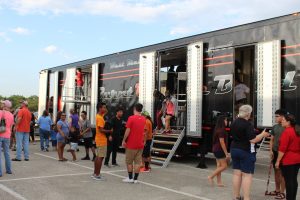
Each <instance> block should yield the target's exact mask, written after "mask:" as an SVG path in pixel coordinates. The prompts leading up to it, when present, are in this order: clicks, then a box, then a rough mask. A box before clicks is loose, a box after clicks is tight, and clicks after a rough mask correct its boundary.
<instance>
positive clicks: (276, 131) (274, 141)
mask: <svg viewBox="0 0 300 200" xmlns="http://www.w3.org/2000/svg"><path fill="white" fill-rule="evenodd" d="M285 114H286V111H284V110H281V109H279V110H276V111H275V122H276V124H275V125H274V126H273V127H272V130H271V140H270V158H271V160H272V164H273V168H274V178H275V190H274V191H271V192H269V193H268V195H270V196H275V198H276V199H285V193H284V192H285V182H284V178H283V176H282V174H281V170H280V169H277V168H276V167H275V164H276V161H277V158H278V149H279V138H280V137H281V135H282V133H283V131H284V127H282V125H281V122H282V119H283V117H284V115H285Z"/></svg>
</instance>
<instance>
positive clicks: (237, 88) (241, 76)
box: [233, 46, 255, 117]
mask: <svg viewBox="0 0 300 200" xmlns="http://www.w3.org/2000/svg"><path fill="white" fill-rule="evenodd" d="M234 55H235V70H234V71H235V80H234V97H233V98H234V101H233V102H234V109H235V110H234V113H235V115H234V116H235V117H236V116H237V114H238V110H239V107H240V106H242V105H245V104H249V105H251V106H252V107H253V108H254V106H255V105H254V104H255V101H254V93H255V79H254V77H255V74H254V73H255V46H245V47H239V48H236V49H235V53H234Z"/></svg>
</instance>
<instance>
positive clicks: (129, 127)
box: [122, 103, 146, 183]
mask: <svg viewBox="0 0 300 200" xmlns="http://www.w3.org/2000/svg"><path fill="white" fill-rule="evenodd" d="M142 110H143V105H142V104H140V103H137V104H135V105H134V109H133V114H134V115H132V116H130V117H129V118H128V121H127V124H126V131H125V135H124V138H123V142H122V146H123V147H124V148H126V165H127V171H128V177H127V178H126V179H124V180H123V182H126V183H137V179H138V176H139V172H140V167H141V164H142V153H143V149H144V145H145V141H146V138H145V137H146V134H145V125H146V118H145V117H144V116H142V115H141V112H142ZM133 168H134V177H133Z"/></svg>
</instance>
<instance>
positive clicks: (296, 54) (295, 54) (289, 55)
mask: <svg viewBox="0 0 300 200" xmlns="http://www.w3.org/2000/svg"><path fill="white" fill-rule="evenodd" d="M291 56H300V53H290V54H285V55H282V56H281V57H283V58H285V57H291Z"/></svg>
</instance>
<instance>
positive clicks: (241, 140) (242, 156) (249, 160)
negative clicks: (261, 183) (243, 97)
mask: <svg viewBox="0 0 300 200" xmlns="http://www.w3.org/2000/svg"><path fill="white" fill-rule="evenodd" d="M251 113H252V107H251V106H250V105H243V106H241V107H240V108H239V115H238V118H237V119H236V120H234V121H233V122H232V124H231V127H230V131H231V135H232V143H231V158H232V167H233V178H232V182H233V195H234V199H236V200H240V199H241V195H240V189H241V188H242V190H243V194H244V198H243V199H244V200H250V188H251V184H252V175H253V173H254V168H255V161H256V150H255V143H257V142H260V141H261V140H262V139H263V138H264V137H267V136H269V133H268V132H265V131H263V132H261V133H260V134H259V135H256V134H255V130H254V126H253V124H252V123H251V122H250V121H249V119H250V117H251Z"/></svg>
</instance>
